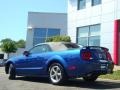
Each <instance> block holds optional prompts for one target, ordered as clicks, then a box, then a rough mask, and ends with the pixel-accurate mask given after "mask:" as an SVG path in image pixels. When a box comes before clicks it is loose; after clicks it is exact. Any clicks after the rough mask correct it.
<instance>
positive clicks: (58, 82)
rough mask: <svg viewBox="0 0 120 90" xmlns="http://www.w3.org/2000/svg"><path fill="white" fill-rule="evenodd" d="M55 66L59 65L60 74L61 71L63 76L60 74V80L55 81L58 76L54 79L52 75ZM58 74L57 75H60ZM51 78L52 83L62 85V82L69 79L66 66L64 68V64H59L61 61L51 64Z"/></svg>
mask: <svg viewBox="0 0 120 90" xmlns="http://www.w3.org/2000/svg"><path fill="white" fill-rule="evenodd" d="M55 67H58V68H59V69H58V73H59V74H58V76H59V75H60V73H61V76H59V78H60V79H59V80H58V81H57V80H56V81H55V80H54V79H55V78H56V77H55V76H54V79H53V77H52V75H51V74H52V70H53V68H55ZM58 76H57V77H58ZM49 80H50V82H51V83H52V84H54V85H61V84H63V83H65V82H66V81H67V80H68V77H67V75H66V73H65V70H64V68H63V66H62V65H61V64H59V63H53V64H51V65H50V67H49Z"/></svg>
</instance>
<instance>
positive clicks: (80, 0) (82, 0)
mask: <svg viewBox="0 0 120 90" xmlns="http://www.w3.org/2000/svg"><path fill="white" fill-rule="evenodd" d="M85 7H86V0H78V10H80V9H84V8H85Z"/></svg>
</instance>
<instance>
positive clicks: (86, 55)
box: [82, 51, 92, 60]
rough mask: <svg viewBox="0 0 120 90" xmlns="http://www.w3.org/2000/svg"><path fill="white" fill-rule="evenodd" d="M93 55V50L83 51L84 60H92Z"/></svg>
mask: <svg viewBox="0 0 120 90" xmlns="http://www.w3.org/2000/svg"><path fill="white" fill-rule="evenodd" d="M91 56H92V55H91V52H88V51H85V52H82V59H83V60H90V59H91Z"/></svg>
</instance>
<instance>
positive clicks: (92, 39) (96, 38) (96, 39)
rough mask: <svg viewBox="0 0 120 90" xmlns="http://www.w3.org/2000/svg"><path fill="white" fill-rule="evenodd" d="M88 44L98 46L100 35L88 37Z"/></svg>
mask: <svg viewBox="0 0 120 90" xmlns="http://www.w3.org/2000/svg"><path fill="white" fill-rule="evenodd" d="M89 45H90V46H100V36H94V37H90V38H89Z"/></svg>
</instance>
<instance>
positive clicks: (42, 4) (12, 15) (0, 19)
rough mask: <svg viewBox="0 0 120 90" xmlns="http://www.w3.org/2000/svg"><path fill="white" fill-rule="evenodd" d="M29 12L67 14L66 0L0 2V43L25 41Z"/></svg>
mask: <svg viewBox="0 0 120 90" xmlns="http://www.w3.org/2000/svg"><path fill="white" fill-rule="evenodd" d="M30 11H32V12H56V13H67V0H0V41H1V40H2V39H5V38H11V39H12V40H15V41H17V40H19V39H24V40H26V33H27V18H28V17H27V16H28V12H30Z"/></svg>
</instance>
